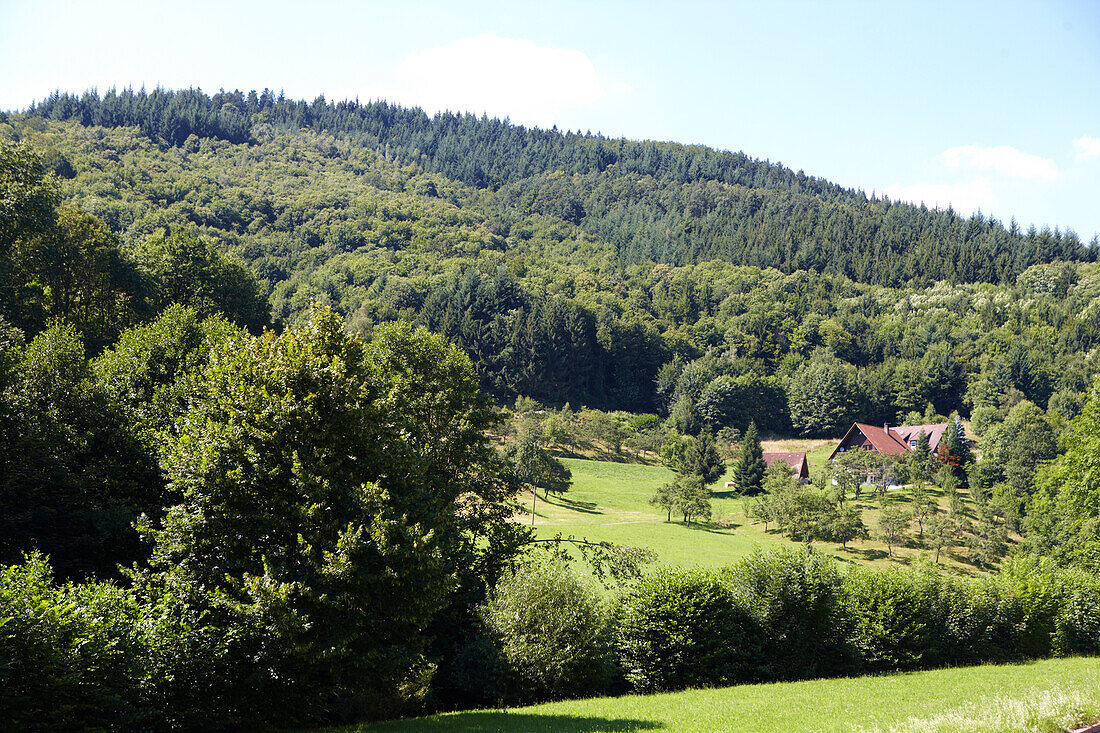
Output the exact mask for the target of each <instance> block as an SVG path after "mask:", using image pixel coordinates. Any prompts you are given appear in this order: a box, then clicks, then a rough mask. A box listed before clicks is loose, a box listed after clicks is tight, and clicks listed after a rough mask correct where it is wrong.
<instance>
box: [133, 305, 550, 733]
mask: <svg viewBox="0 0 1100 733" xmlns="http://www.w3.org/2000/svg"><path fill="white" fill-rule="evenodd" d="M191 403H192V407H191V409H190V411H189V412H188V414H187V416H186V418H185V419H184V420H183V422H182V424H181V425H180V427H179V430H178V432H177V433H176V434H173V435H171V436H170V438H169V443H168V445H167V447H166V451H165V458H164V465H165V468H166V470H167V472H168V476H169V479H170V481H171V487H172V488H173V489H174V490H175V491H176V492H178V494H179V495H180V496H181V497H182V499H181V502H180V503H179V504H178V505H176V506H174V507H172V508H171V509H170V510H169V512H168V515H167V517H166V518H165V520H164V522H163V524H162V525H161V526H160V527H156V528H149V529H148V534H149V536H150V539H152V540H153V542H154V552H153V557H152V569H151V570H150V571H148V572H144V573H139V574H138V575H137V576H136V578H135V580H136V581H137V583H138V586H139V588H142V589H143V593H145V594H147V595H150V596H152V597H154V598H158V597H164V596H165V595H166V594H172V595H175V596H176V597H179V598H180V601H179V603H178V604H177V607H178V608H179V609H180V610H179V611H178V612H173V613H175V614H176V615H178V614H180V613H182V614H185V615H186V616H188V617H193V618H201V617H205V618H206V619H207V623H209V622H210V620H214V621H215V623H216V633H215V638H214V639H213V640H212V642H211V643H214V644H215V645H216V646H217V648H220V649H222V651H221V652H220V653H217V654H215V658H216V663H215V665H214V666H215V669H217V670H220V674H221V678H220V679H217V680H216V681H215V683H214V684H213V686H214V687H217V689H218V690H219V693H218V694H219V695H220V696H221V701H222V702H221V704H222V705H223V706H224V708H225V709H223V710H222V711H221V713H220V714H221V715H223V716H224V717H225V718H227V719H235V720H239V721H242V722H247V724H248V725H250V726H255V725H258V724H260V723H261V722H262V721H271V722H275V721H278V722H279V723H280V724H283V725H285V724H288V723H305V722H307V721H310V722H315V721H318V720H320V719H322V715H329V716H332V715H337V716H339V717H347V718H354V717H375V716H379V715H385V714H392V713H394V712H396V711H397V710H399V709H400V707H401V705H402V704H403V703H404V701H405V699H407V698H408V697H410V696H415V695H416V694H418V690H421V688H422V686H423V684H424V681H425V679H426V674H427V672H428V669H429V668H428V666H427V660H426V658H425V656H424V655H425V652H426V650H427V643H428V638H427V635H426V630H427V628H428V625H429V624H430V623H431V622H432V619H433V616H435V615H436V614H437V613H438V612H440V611H441V609H442V608H443V607H444V605H445V603H446V602H447V599H448V594H449V593H450V592H451V591H452V590H454V589H455V588H456V587H463V586H465V585H467V584H468V581H467V580H466V578H467V577H468V576H477V578H478V579H477V581H476V582H477V583H480V585H481V587H484V586H485V584H486V583H487V582H488V583H491V582H494V580H495V578H496V576H497V575H498V574H499V572H500V569H501V567H502V566H503V563H505V562H506V561H507V560H508V559H509V558H510V557H511V556H512V555H513V554H514V553H515V551H516V548H517V546H518V545H519V544H521V543H522V542H524V541H525V540H526V539H527V538H528V534H527V533H526V531H525V530H524V529H523V528H521V527H519V526H516V525H514V524H513V523H510V522H508V521H506V520H507V518H508V516H510V514H511V509H510V508H509V507H507V506H506V501H507V499H508V498H509V497H510V496H511V494H512V487H511V486H510V485H509V484H507V483H506V482H504V481H502V480H501V479H499V478H498V476H500V475H502V473H503V471H502V466H501V465H500V464H499V463H498V461H497V459H496V458H495V453H494V451H493V450H492V448H491V447H490V446H489V445H488V444H487V442H486V439H485V437H484V431H485V430H486V428H488V427H489V426H490V425H491V424H492V422H493V420H494V418H493V416H492V413H491V411H490V409H489V406H488V404H487V402H486V401H485V400H484V398H483V397H481V395H480V394H479V392H478V386H477V378H476V376H475V374H474V372H473V369H472V367H471V365H470V362H469V360H468V359H467V358H466V357H465V356H464V355H462V354H461V353H460V352H458V351H457V350H456V349H454V348H453V347H450V346H448V345H447V344H446V343H445V342H443V341H442V339H440V338H439V337H436V336H432V335H429V334H428V333H427V332H425V331H423V330H417V331H414V330H413V329H412V328H411V327H409V326H408V325H405V324H392V325H388V326H384V327H381V328H379V329H378V331H377V332H376V335H375V338H374V339H373V340H372V341H371V342H370V343H367V344H364V343H363V342H361V341H360V340H359V339H358V338H355V337H349V336H347V335H346V334H344V333H343V331H342V322H341V321H340V319H339V318H338V317H337V316H336V315H335V314H333V313H332V312H330V311H327V310H322V309H315V311H314V313H313V316H312V319H311V321H310V322H309V324H307V325H306V326H305V327H304V328H300V329H294V330H289V331H287V332H285V333H283V334H281V335H276V334H273V333H271V332H267V333H265V334H264V335H263V336H262V337H259V338H256V339H254V340H253V341H252V342H251V343H250V344H247V347H246V348H236V349H232V350H227V351H220V352H218V353H217V354H215V355H214V357H213V358H212V359H211V361H210V362H209V363H208V364H207V365H206V367H205V368H204V369H203V370H202V371H201V373H200V374H199V375H198V377H197V379H196V384H195V392H194V394H193V395H192V397H191ZM173 613H169V614H168V617H169V619H170V618H171V617H172V616H173Z"/></svg>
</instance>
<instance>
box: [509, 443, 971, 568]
mask: <svg viewBox="0 0 1100 733" xmlns="http://www.w3.org/2000/svg"><path fill="white" fill-rule="evenodd" d="M765 447H766V449H770V450H807V452H808V454H809V460H810V465H811V469H810V470H811V473H813V472H816V471H818V470H820V468H821V466H822V465H823V463H824V461H825V459H826V458H827V457H828V455H829V452H830V451H831V450H832V447H833V444H832V443H829V442H826V441H769V443H768V445H766V446H765ZM565 463H566V465H568V466H569V469H570V470H571V471H572V472H573V487H572V488H571V489H570V491H569V492H568V493H566V494H565V495H564V496H562V497H561V498H557V497H551V498H550V500H549V501H544V500H543V498H542V496H541V495H540V496H539V498H538V500H537V502H536V505H535V514H536V516H535V526H536V531H537V534H538V536H539V537H553V536H554V535H556V534H558V533H561V534H562V536H565V537H568V536H574V537H577V538H581V537H584V538H587V539H590V540H597V541H599V540H608V541H611V542H615V543H617V544H624V545H634V546H638V547H644V548H647V549H649V550H652V551H653V552H654V553H656V555H657V561H658V562H660V563H665V564H673V565H684V566H704V567H721V566H724V565H728V564H729V563H731V562H734V561H736V560H737V559H739V558H741V557H744V556H745V555H746V554H748V553H751V552H752V551H753V549H754V548H757V547H760V548H765V549H766V548H768V547H775V546H777V545H781V544H791V543H790V541H789V540H787V539H786V538H785V537H783V536H782V535H780V534H778V533H776V532H774V531H772V532H765V531H764V528H763V526H762V525H760V524H757V523H755V522H752V521H749V520H748V519H747V518H746V516H745V510H746V508H747V504H748V501H747V500H744V499H741V498H739V497H737V496H735V495H734V494H733V493H732V492H728V491H724V490H723V488H722V486H723V482H724V481H725V479H722V480H719V481H718V482H716V483H715V484H713V485H712V487H711V488H712V490H713V491H714V500H713V507H714V516H713V521H712V522H711V523H709V524H707V525H705V526H703V525H697V524H693V525H690V526H685V525H684V524H683V523H681V522H679V521H677V519H676V518H675V517H674V518H673V521H672V522H671V523H669V522H666V517H665V514H664V513H663V512H662V511H661V510H660V509H659V508H658V507H654V506H651V505H650V504H649V498H650V497H651V496H653V494H654V492H655V491H656V490H657V487H658V486H660V485H661V484H663V483H665V482H667V481H670V480H671V479H672V477H673V474H672V472H671V471H670V470H668V469H667V468H663V467H660V466H646V465H640V464H630V463H612V462H609V461H591V460H583V459H565ZM892 491H897V492H899V495H901V496H904V491H903V490H900V489H892ZM931 492H932V493H933V495H935V496H937V498H938V500H939V501H940V503H941V505H942V506H943V508H944V509H946V504H947V501H946V497H944V496H942V494H941V493H940V492H939V490H938V489H936V488H935V487H932V489H931ZM856 505H857V506H860V507H861V508H862V509H863V512H864V523H865V524H866V525H867V527H868V529H869V530H870V531H871V533H872V535H874V533H875V528H876V524H877V522H878V515H879V509H878V506H877V504H876V503H875V502H874V501H871V500H866V501H861V502H859V503H857V504H856ZM526 511H528V512H530V495H528V499H527V504H526ZM521 521H525V522H526V521H529V514H528V517H527V518H523V519H522V520H521ZM913 534H914V535H916V526H915V525H914V528H913ZM914 545H917V543H914ZM817 547H818V549H819V550H820V551H824V552H826V553H829V554H831V555H834V556H835V557H837V558H838V559H840V560H842V561H846V562H858V563H863V564H870V565H880V566H881V565H887V564H891V563H895V562H899V561H900V562H902V563H909V562H912V561H913V560H914V559H916V558H918V557H919V556H920V555H921V554H922V553H924V554H926V555H927V556H928V557H931V553H929V552H928V551H925V550H922V549H921V548H920V547H919V546H914V547H906V548H897V549H895V555H896V558H895V559H890V558H888V557H887V552H886V545H885V544H884V543H882V542H880V541H879V540H877V539H871V540H865V541H857V542H851V543H849V544H848V547H847V548H842V547H840V545H839V544H835V543H828V542H821V543H817ZM941 563H942V564H943V565H944V566H945V567H947V568H949V569H951V570H954V571H958V572H968V573H969V572H974V570H973V568H972V567H970V566H968V565H965V564H963V563H960V562H959V561H958V560H956V559H955V558H953V557H951V556H950V554H949V553H944V554H943V555H942V556H941Z"/></svg>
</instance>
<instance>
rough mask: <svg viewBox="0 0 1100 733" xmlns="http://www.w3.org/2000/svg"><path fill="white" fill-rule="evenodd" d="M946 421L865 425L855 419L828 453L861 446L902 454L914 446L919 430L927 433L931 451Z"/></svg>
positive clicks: (881, 451) (877, 451)
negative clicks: (926, 423) (896, 424)
mask: <svg viewBox="0 0 1100 733" xmlns="http://www.w3.org/2000/svg"><path fill="white" fill-rule="evenodd" d="M949 425H950V423H937V424H935V425H905V426H902V427H893V428H892V427H890V426H889V425H883V426H882V427H881V428H880V427H878V426H876V425H867V424H865V423H861V422H857V423H854V424H853V425H852V427H850V428H848V432H846V433H845V434H844V437H843V438H841V439H840V445H838V446H837V447H836V448H835V449H834V450H833V452H832V453H831V454H830V455H829V460H830V461H831V460H833V458H835V457H836V456H837V454H838V453H844V452H845V451H849V450H852V449H854V448H862V449H863V450H868V451H871V452H872V453H879V454H882V455H887V456H904V455H905V454H907V453H911V452H912V451H913V449H914V448H916V447H917V441H918V440H919V439H920V434H921V433H922V432H923V433H924V434H925V435H927V436H928V448H929V450H931V451H932V453H935V452H936V449H937V448H939V445H940V440H941V439H942V438H943V434H944V431H946V430H947V428H948V427H949Z"/></svg>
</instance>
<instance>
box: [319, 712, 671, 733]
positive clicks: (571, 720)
mask: <svg viewBox="0 0 1100 733" xmlns="http://www.w3.org/2000/svg"><path fill="white" fill-rule="evenodd" d="M662 728H664V725H662V724H661V723H654V722H652V721H648V720H630V719H628V718H597V717H580V716H574V715H539V714H536V713H524V712H516V713H502V712H496V711H491V710H475V711H472V712H468V713H455V714H452V715H441V716H437V717H432V718H420V719H416V720H391V721H389V722H386V723H375V724H373V725H363V726H359V727H354V726H352V727H348V728H329V729H326V730H328V731H332V733H336V731H340V733H395V732H396V731H402V733H404V732H405V731H408V733H418V731H423V732H424V733H436V731H439V732H440V733H482V732H484V733H490V732H492V733H496V732H497V731H519V732H520V733H522V732H523V731H539V733H600V732H602V731H606V732H607V733H629V732H630V731H642V730H657V729H662Z"/></svg>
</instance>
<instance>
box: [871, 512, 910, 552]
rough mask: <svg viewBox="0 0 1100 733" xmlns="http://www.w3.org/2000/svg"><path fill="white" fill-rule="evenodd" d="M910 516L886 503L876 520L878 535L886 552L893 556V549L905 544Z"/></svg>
mask: <svg viewBox="0 0 1100 733" xmlns="http://www.w3.org/2000/svg"><path fill="white" fill-rule="evenodd" d="M911 520H912V517H911V515H910V514H909V512H907V511H906V510H905V509H904V508H903V507H901V506H898V505H897V504H894V503H886V504H885V506H883V508H882V516H881V517H879V520H878V530H879V531H878V535H879V537H880V538H881V539H882V541H883V542H885V543H886V552H887V554H888V555H890V557H893V556H894V547H895V546H896V545H900V544H902V543H903V542H905V540H906V537H907V532H908V531H909V522H910V521H911Z"/></svg>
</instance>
